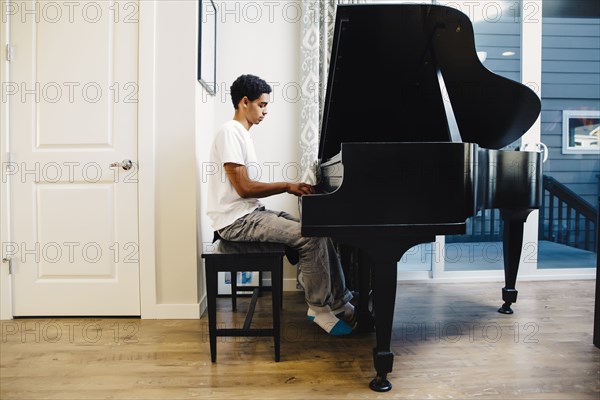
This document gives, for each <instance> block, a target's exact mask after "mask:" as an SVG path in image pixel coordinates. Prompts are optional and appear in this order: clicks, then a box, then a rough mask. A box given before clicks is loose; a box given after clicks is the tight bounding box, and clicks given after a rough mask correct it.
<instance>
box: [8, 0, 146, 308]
mask: <svg viewBox="0 0 600 400" xmlns="http://www.w3.org/2000/svg"><path fill="white" fill-rule="evenodd" d="M19 4H21V5H22V7H24V9H27V10H36V14H33V13H31V14H27V13H25V14H23V13H15V14H14V15H11V19H10V24H11V26H10V29H11V46H12V48H13V54H14V55H13V59H12V61H11V63H10V71H11V82H10V83H11V84H10V85H9V86H8V88H9V90H10V97H9V104H10V121H11V122H10V127H9V135H10V138H11V149H10V152H11V169H10V174H8V175H10V179H11V188H12V190H11V204H10V212H11V215H12V227H11V229H12V232H13V235H12V238H13V241H12V243H11V246H12V247H11V249H10V253H12V254H9V255H12V260H13V307H14V309H13V314H14V315H15V316H30V315H36V316H44V315H46V316H50V315H139V314H140V296H139V263H138V259H137V254H138V209H137V204H138V203H137V190H138V188H137V164H136V159H137V71H138V61H137V54H138V36H137V32H138V26H137V25H138V24H137V14H135V13H132V11H136V10H137V3H136V2H132V1H127V2H112V1H106V2H104V1H102V2H77V3H73V2H71V3H69V2H66V3H60V2H53V3H52V7H53V9H52V10H59V11H60V12H55V11H52V10H47V9H45V8H44V7H46V8H47V4H46V3H45V2H23V3H19ZM133 5H135V9H134V8H132V6H133ZM50 11H52V13H50ZM123 11H128V13H127V14H126V16H127V17H128V18H124V17H125V15H124V13H123ZM35 15H39V16H40V17H39V18H34V16H35ZM59 15H60V18H59V17H58V16H59ZM36 19H37V21H36ZM125 159H130V160H132V161H133V168H131V169H129V170H124V169H123V168H121V167H120V166H119V165H117V166H116V167H111V164H113V163H115V162H121V161H122V160H125Z"/></svg>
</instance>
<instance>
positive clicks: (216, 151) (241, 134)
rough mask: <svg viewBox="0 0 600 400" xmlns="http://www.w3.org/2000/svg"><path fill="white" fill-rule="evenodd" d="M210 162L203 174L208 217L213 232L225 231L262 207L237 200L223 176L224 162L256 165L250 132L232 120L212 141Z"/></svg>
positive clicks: (259, 203) (227, 180) (254, 200)
mask: <svg viewBox="0 0 600 400" xmlns="http://www.w3.org/2000/svg"><path fill="white" fill-rule="evenodd" d="M209 162H210V165H209V166H207V167H206V168H203V171H205V173H206V174H207V178H208V207H207V215H208V217H209V218H210V220H211V225H212V228H213V229H214V230H219V229H222V228H225V227H226V226H229V225H231V224H232V223H233V222H234V221H235V220H237V219H238V218H241V217H243V216H244V215H246V214H249V213H251V212H252V211H254V210H255V209H257V208H258V207H261V206H262V204H261V202H260V201H258V199H244V198H242V197H240V195H239V194H238V193H237V192H236V191H235V188H234V187H233V185H232V184H231V182H230V181H229V178H228V177H227V174H226V173H225V167H224V165H225V164H226V163H235V164H240V165H245V166H246V167H248V166H249V165H251V164H254V165H255V166H256V165H258V162H257V159H256V153H255V151H254V142H253V141H252V137H251V136H250V132H248V131H247V130H246V128H244V126H243V125H242V124H241V123H239V122H238V121H236V120H231V121H228V122H226V123H225V124H223V126H222V127H221V129H219V131H218V132H217V135H216V136H215V139H214V141H213V145H212V148H211V150H210V156H209Z"/></svg>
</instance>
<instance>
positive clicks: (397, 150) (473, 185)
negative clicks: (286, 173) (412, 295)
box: [301, 4, 542, 391]
mask: <svg viewBox="0 0 600 400" xmlns="http://www.w3.org/2000/svg"><path fill="white" fill-rule="evenodd" d="M324 106H325V107H324V115H323V120H322V127H321V136H320V143H319V170H318V171H317V173H318V175H320V180H319V183H318V185H317V190H318V193H317V194H314V195H307V196H303V197H302V199H301V223H302V234H303V235H304V236H328V237H331V238H333V239H334V240H335V241H337V242H338V243H341V244H346V245H350V246H352V247H353V248H357V249H360V251H361V254H363V253H364V254H365V257H367V260H368V261H367V262H366V263H365V264H368V265H362V268H361V270H362V271H363V272H361V276H362V279H361V280H360V282H359V284H360V286H361V289H360V291H363V296H360V301H359V326H361V325H362V328H363V329H365V327H366V329H367V330H368V329H369V325H370V326H371V329H372V324H373V316H372V315H371V313H370V312H369V310H368V298H367V297H368V296H366V295H364V293H365V292H364V290H368V289H366V288H368V286H367V285H368V283H369V282H368V281H369V278H370V276H371V273H372V281H371V285H372V286H371V287H372V290H373V308H374V309H375V317H374V325H375V333H376V345H375V348H374V349H373V359H374V365H375V369H376V371H377V375H376V377H375V379H373V381H372V382H371V384H370V387H371V389H373V390H376V391H387V390H390V389H391V383H390V382H389V381H388V380H387V374H388V373H389V372H391V370H392V365H393V353H392V352H391V349H390V342H391V334H392V323H393V313H394V302H395V296H396V285H397V262H398V261H399V260H400V258H401V257H402V255H403V254H404V253H405V252H406V251H407V250H408V249H410V248H411V247H412V246H414V245H417V244H420V243H427V242H432V241H434V240H435V236H436V235H453V234H463V233H465V229H466V219H467V218H469V217H471V216H473V215H475V214H476V213H477V211H478V210H480V209H482V208H499V209H500V210H501V215H502V218H503V222H504V242H503V251H504V268H505V278H506V283H505V287H504V288H503V289H502V297H503V301H504V304H503V305H502V307H501V308H500V309H499V310H498V311H500V312H503V313H512V309H511V304H512V303H514V302H515V301H516V298H517V291H516V289H515V282H516V276H517V269H518V265H519V258H520V255H521V248H522V240H523V224H524V222H525V220H526V218H527V216H528V214H529V213H530V212H531V211H532V210H534V209H536V208H538V207H539V203H540V196H541V182H542V180H541V176H542V175H541V155H540V154H539V153H536V152H523V151H503V150H500V149H501V148H502V147H505V146H507V145H509V144H511V143H513V142H514V141H515V140H517V139H519V138H520V137H521V136H522V135H523V134H524V133H525V132H526V131H527V130H528V129H529V128H530V127H531V125H532V124H533V123H534V122H535V120H536V118H537V117H538V115H539V112H540V100H539V98H538V96H537V95H536V94H535V93H534V92H533V91H531V90H530V89H529V88H527V87H526V86H524V85H521V84H519V83H517V82H513V81H511V80H509V79H506V78H503V77H501V76H498V75H495V74H494V73H492V72H490V71H489V70H487V69H486V68H485V67H483V66H482V65H481V63H480V62H479V60H478V58H477V55H476V51H475V44H474V35H473V27H472V24H471V22H470V20H469V19H468V17H467V16H466V15H464V14H462V13H461V12H460V11H457V10H455V9H452V8H448V7H444V6H435V5H407V4H405V5H346V6H338V9H337V15H336V24H335V33H334V41H333V47H332V53H331V61H330V70H329V76H328V84H327V94H326V100H325V105H324ZM368 268H371V269H372V271H371V272H364V271H368Z"/></svg>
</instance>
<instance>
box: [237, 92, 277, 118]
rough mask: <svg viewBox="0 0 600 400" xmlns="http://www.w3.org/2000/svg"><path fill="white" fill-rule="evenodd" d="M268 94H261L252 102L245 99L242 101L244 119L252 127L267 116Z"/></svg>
mask: <svg viewBox="0 0 600 400" xmlns="http://www.w3.org/2000/svg"><path fill="white" fill-rule="evenodd" d="M269 100H270V97H269V94H268V93H263V94H261V95H260V97H259V98H258V99H256V100H254V101H250V100H248V98H247V97H244V98H243V99H242V103H243V106H245V107H246V119H247V120H248V122H249V123H250V124H252V125H258V124H260V122H261V121H262V120H263V119H264V118H265V116H266V115H267V112H268V111H267V105H268V104H269Z"/></svg>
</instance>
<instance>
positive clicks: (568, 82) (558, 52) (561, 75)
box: [541, 18, 600, 205]
mask: <svg viewBox="0 0 600 400" xmlns="http://www.w3.org/2000/svg"><path fill="white" fill-rule="evenodd" d="M563 110H596V111H597V110H600V19H598V18H544V20H543V25H542V115H541V129H542V141H543V142H544V143H545V144H546V145H547V146H548V150H549V158H548V161H547V162H546V163H545V164H544V173H545V174H547V175H550V176H552V177H554V178H555V179H556V180H558V181H559V182H561V183H563V184H565V185H566V186H567V187H568V188H569V189H571V190H573V191H574V192H575V193H577V194H578V195H580V196H581V197H583V199H584V200H586V201H587V202H588V203H590V204H592V205H595V204H596V203H597V197H598V194H599V190H600V189H599V184H598V174H600V153H598V154H563V152H562V140H563V137H562V122H563V121H562V112H563Z"/></svg>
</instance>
